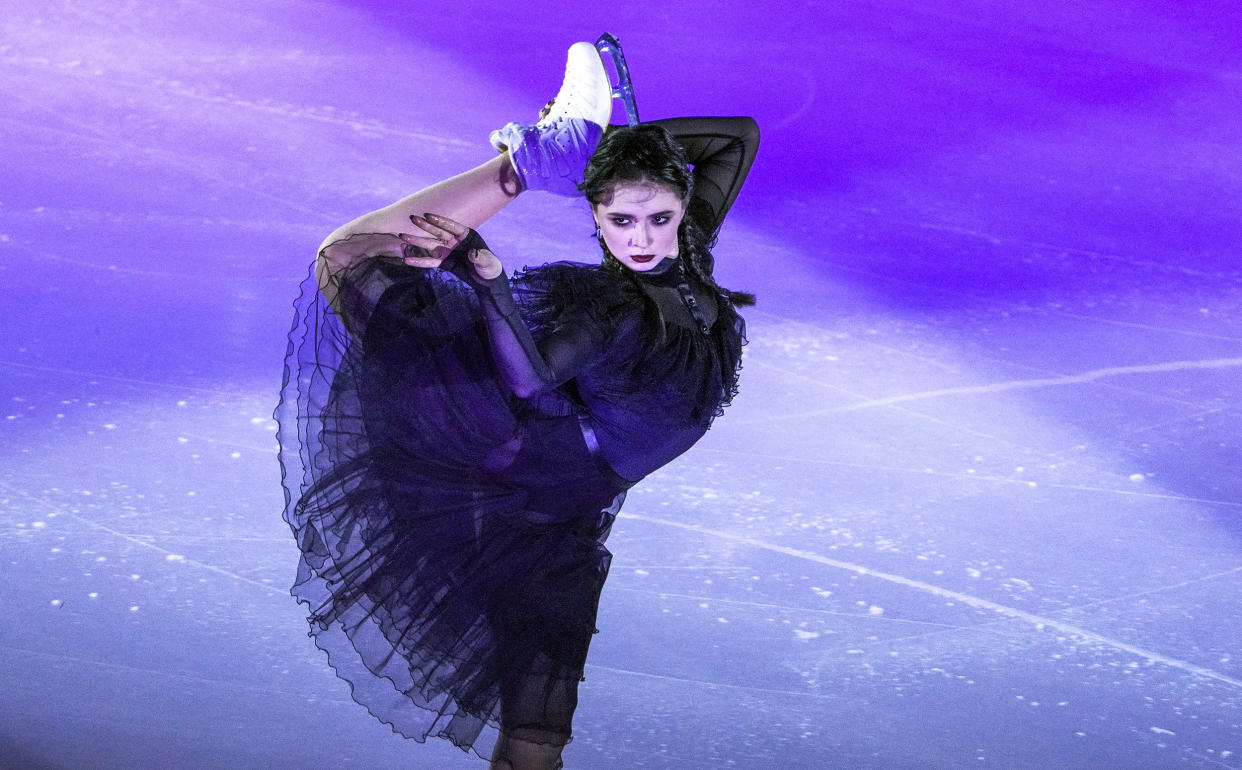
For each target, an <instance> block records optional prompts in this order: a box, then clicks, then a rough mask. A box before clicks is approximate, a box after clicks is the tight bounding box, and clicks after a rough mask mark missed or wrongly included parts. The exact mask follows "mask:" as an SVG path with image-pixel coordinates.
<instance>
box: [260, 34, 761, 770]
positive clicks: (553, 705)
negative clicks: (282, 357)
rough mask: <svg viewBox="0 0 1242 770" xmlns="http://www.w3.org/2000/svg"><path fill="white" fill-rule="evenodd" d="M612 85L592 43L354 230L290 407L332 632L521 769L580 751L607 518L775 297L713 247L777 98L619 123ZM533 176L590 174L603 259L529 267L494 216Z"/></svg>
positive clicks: (314, 595)
mask: <svg viewBox="0 0 1242 770" xmlns="http://www.w3.org/2000/svg"><path fill="white" fill-rule="evenodd" d="M612 98H613V97H612V87H611V83H610V81H609V76H608V74H607V71H606V70H605V68H604V65H603V63H602V61H601V59H600V55H599V52H598V51H597V50H596V48H595V46H592V45H591V44H590V43H578V44H576V45H574V46H573V47H572V48H571V49H570V51H569V61H568V64H567V66H566V72H565V82H564V84H563V86H562V88H561V90H560V92H559V93H558V94H557V97H556V98H555V99H554V100H553V101H552V102H551V103H550V106H549V108H546V109H545V114H544V116H543V117H542V118H541V119H540V120H539V121H538V122H537V123H536V124H535V125H533V126H524V125H521V124H517V123H511V124H509V125H508V126H505V127H504V128H503V129H501V130H499V131H496V132H493V135H492V143H493V144H494V145H495V146H496V147H497V148H498V149H500V150H501V151H502V152H501V154H500V155H498V156H496V157H495V158H493V159H492V160H489V161H488V162H486V163H484V164H482V165H481V166H478V167H477V168H474V169H472V170H469V171H466V172H465V173H463V174H460V175H458V176H455V177H453V178H451V179H448V180H445V181H443V182H440V183H438V184H435V185H433V186H431V187H429V188H427V189H425V190H421V191H419V192H417V193H414V194H413V195H410V196H409V197H406V198H403V199H401V200H399V201H397V202H396V203H394V204H392V205H391V206H388V207H386V208H383V209H380V210H378V211H374V212H372V213H369V214H366V215H364V216H362V217H360V218H358V219H356V220H354V221H352V222H350V223H348V224H346V225H344V226H342V227H340V228H338V229H337V230H336V231H335V232H333V233H332V234H331V235H329V236H328V237H327V239H326V240H325V241H324V243H323V246H322V248H321V249H320V251H319V256H318V259H317V260H316V261H315V265H314V268H313V270H312V273H311V275H310V277H309V278H308V279H307V281H306V282H305V283H304V284H303V288H302V295H301V297H300V298H299V300H298V301H297V303H296V310H297V315H296V317H295V320H294V325H293V329H292V332H291V335H290V342H289V349H288V354H287V358H286V362H285V381H284V387H283V389H282V392H281V403H280V405H279V406H278V408H277V412H276V416H277V418H278V420H279V422H280V432H279V434H278V435H279V439H280V444H281V447H280V458H281V464H282V471H283V477H284V487H285V496H286V508H285V514H284V515H285V519H286V521H288V523H289V525H290V526H291V527H292V529H293V532H294V535H295V536H296V538H297V543H298V546H299V548H300V550H301V560H300V563H299V569H298V574H297V578H296V582H295V585H294V588H293V594H294V596H296V597H297V598H298V599H299V600H300V601H301V602H303V603H305V604H306V605H307V607H308V608H309V610H310V613H311V614H310V624H311V635H312V636H313V637H314V639H315V642H316V644H317V645H318V646H319V647H321V648H322V649H323V650H325V651H326V652H327V653H328V657H329V662H330V664H331V665H332V666H333V667H334V668H335V669H336V672H337V674H338V675H339V676H340V677H342V678H343V679H346V680H347V681H349V682H350V685H351V688H352V694H353V697H354V699H355V700H357V701H358V702H359V703H361V704H363V705H364V706H366V707H367V709H368V710H370V712H371V713H372V714H373V715H374V716H376V717H377V718H378V719H380V720H382V721H384V722H386V723H388V724H390V725H391V726H392V728H393V729H394V730H395V731H396V732H398V733H400V734H402V735H405V736H408V737H411V738H415V739H416V740H419V741H422V740H424V739H425V738H426V737H427V736H429V735H434V736H438V737H443V738H447V739H448V740H451V741H452V742H453V743H454V744H456V745H457V746H459V747H461V748H464V749H473V750H474V751H475V752H476V753H479V754H480V755H481V756H487V755H488V752H489V751H490V752H491V754H490V756H491V767H492V768H500V769H502V770H528V769H533V768H540V769H542V768H556V767H560V766H561V762H560V756H561V751H562V749H563V748H564V746H565V744H567V743H568V742H569V741H570V739H571V721H572V717H573V714H574V709H575V707H576V704H577V693H578V683H579V681H580V680H582V678H583V670H584V666H585V663H586V655H587V647H588V644H589V643H590V640H591V636H592V634H593V633H595V625H594V624H595V616H596V609H597V605H598V601H599V595H600V590H601V588H602V587H603V584H604V578H605V576H606V574H607V572H608V564H609V560H610V558H611V557H610V554H609V552H608V551H607V550H606V549H605V548H604V545H603V542H604V539H605V537H606V536H607V534H608V531H609V528H610V526H611V524H612V521H613V518H614V516H615V515H616V513H617V511H618V510H619V508H620V506H621V502H622V500H623V498H624V496H625V490H626V489H628V488H629V487H630V486H631V485H633V484H634V483H635V482H637V481H638V480H640V479H642V478H643V477H644V476H646V475H647V474H649V473H651V472H652V471H654V470H656V469H658V468H660V467H661V466H663V465H664V464H666V463H668V462H669V461H670V460H672V459H673V458H675V457H677V456H678V455H680V454H681V453H682V452H684V451H686V450H687V449H689V448H690V447H691V446H692V445H693V444H694V443H695V442H696V441H697V440H698V439H699V438H700V437H701V436H702V435H703V433H704V432H705V431H706V430H707V429H708V427H709V426H710V425H711V423H712V420H713V418H715V417H716V416H717V415H719V414H720V413H721V411H722V410H723V408H724V407H725V406H726V405H728V403H729V402H730V399H731V398H732V397H733V396H734V394H735V393H736V392H737V377H738V369H739V366H740V361H741V352H742V345H743V343H744V342H745V336H744V326H743V323H742V320H741V318H740V317H739V316H738V314H737V312H736V311H735V307H737V306H742V305H750V304H753V303H754V297H753V296H751V295H749V294H745V293H740V292H734V291H730V290H728V289H724V288H722V287H721V286H719V285H718V284H717V283H716V281H715V279H714V278H713V276H712V266H713V261H712V255H711V250H710V249H711V246H712V245H713V243H714V241H715V237H716V233H717V231H718V230H719V228H720V224H721V222H722V220H723V219H724V216H725V213H726V212H727V211H728V210H729V207H730V206H731V205H732V203H733V200H734V198H735V197H736V196H737V193H738V190H739V189H740V187H741V185H742V182H743V180H744V179H745V177H746V173H747V171H748V169H749V168H750V165H751V162H752V160H753V159H754V155H755V151H756V148H757V145H758V138H759V135H758V129H757V128H756V126H755V123H754V121H753V120H751V119H749V118H681V119H673V120H661V121H656V122H654V123H640V124H637V125H633V126H609V118H610V114H611V105H612ZM605 129H607V131H606V133H605ZM601 137H602V138H601ZM691 168H692V170H691ZM535 190H544V191H550V192H555V193H560V194H566V195H585V197H586V199H587V200H588V201H589V202H590V207H591V212H592V214H593V217H594V224H595V227H596V233H597V238H598V240H599V244H600V248H601V249H602V251H603V259H602V263H600V264H579V263H571V262H560V263H553V264H547V265H543V266H541V267H536V268H531V269H527V270H525V271H523V272H519V273H517V274H516V275H515V276H514V277H513V278H512V280H510V279H509V278H508V277H506V275H505V273H504V270H503V269H502V266H501V263H500V261H499V260H498V259H497V258H496V256H495V255H494V254H493V253H492V252H491V251H490V250H489V249H488V248H487V245H486V243H485V242H484V241H483V239H482V237H481V236H480V235H479V234H478V232H476V231H475V229H474V228H478V227H480V226H481V225H482V224H483V223H484V222H486V221H487V220H488V219H489V218H490V217H491V216H492V215H493V214H495V213H497V212H498V211H500V210H501V209H502V208H504V207H505V206H506V205H507V204H508V203H509V202H510V201H512V200H513V199H514V198H515V197H516V196H517V195H518V194H520V193H523V192H530V191H535ZM574 227H575V225H572V224H571V226H570V228H569V229H571V230H572V229H573V228H574ZM489 744H491V745H490V746H489Z"/></svg>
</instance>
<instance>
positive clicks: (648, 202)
mask: <svg viewBox="0 0 1242 770" xmlns="http://www.w3.org/2000/svg"><path fill="white" fill-rule="evenodd" d="M685 213H686V208H685V206H684V205H682V202H681V198H680V196H678V195H677V193H675V192H673V191H672V190H671V189H669V188H667V187H664V186H663V185H658V184H653V183H650V182H623V183H621V184H618V185H617V186H616V187H615V188H613V194H612V199H611V200H609V201H608V202H606V203H598V204H596V205H595V222H596V224H598V225H599V232H600V235H601V236H603V238H604V243H605V244H606V245H607V246H608V250H609V251H610V252H612V255H613V256H614V257H616V258H617V260H618V261H619V262H620V263H621V264H623V265H625V266H626V267H628V268H629V269H631V270H634V271H636V272H639V273H645V272H646V271H648V270H651V269H652V268H654V267H655V266H656V265H658V264H660V261H661V260H662V259H664V258H665V257H676V256H677V229H678V228H679V227H680V226H681V219H682V217H683V216H685Z"/></svg>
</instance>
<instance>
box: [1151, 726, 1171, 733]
mask: <svg viewBox="0 0 1242 770" xmlns="http://www.w3.org/2000/svg"><path fill="white" fill-rule="evenodd" d="M1151 731H1152V732H1153V733H1155V734H1156V735H1177V733H1175V732H1173V731H1172V730H1166V729H1164V728H1163V727H1154V726H1153V727H1152V728H1151Z"/></svg>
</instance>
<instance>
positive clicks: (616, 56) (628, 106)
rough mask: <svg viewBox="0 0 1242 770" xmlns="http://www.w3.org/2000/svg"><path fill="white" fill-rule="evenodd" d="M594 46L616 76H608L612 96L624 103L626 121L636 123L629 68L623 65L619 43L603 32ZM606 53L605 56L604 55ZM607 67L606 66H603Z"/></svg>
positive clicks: (636, 106) (636, 108) (623, 60)
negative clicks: (609, 63) (609, 62)
mask: <svg viewBox="0 0 1242 770" xmlns="http://www.w3.org/2000/svg"><path fill="white" fill-rule="evenodd" d="M595 48H596V50H598V51H599V53H600V58H601V59H604V60H605V61H611V62H612V68H613V70H614V71H615V74H616V77H615V78H611V77H610V78H609V83H610V84H612V96H613V98H614V99H620V100H621V103H622V104H624V105H625V118H626V122H627V123H629V124H630V125H631V126H633V125H636V124H637V123H638V104H637V103H636V102H635V101H634V85H633V84H632V83H631V82H630V68H629V67H627V66H626V65H625V54H624V53H622V51H621V43H620V42H618V41H617V39H616V38H615V37H613V36H612V35H610V34H608V33H607V32H605V33H604V34H602V35H600V36H599V40H596V41H595ZM605 54H606V56H605ZM605 69H607V68H605Z"/></svg>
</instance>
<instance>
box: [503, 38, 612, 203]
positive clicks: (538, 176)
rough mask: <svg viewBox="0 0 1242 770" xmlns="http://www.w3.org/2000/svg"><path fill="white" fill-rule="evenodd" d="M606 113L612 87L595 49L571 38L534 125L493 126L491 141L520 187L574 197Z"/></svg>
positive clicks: (605, 120) (608, 114)
mask: <svg viewBox="0 0 1242 770" xmlns="http://www.w3.org/2000/svg"><path fill="white" fill-rule="evenodd" d="M610 117H612V86H611V83H610V81H609V79H608V72H607V71H606V70H605V69H604V63H603V62H602V61H601V60H600V58H599V52H598V51H597V50H596V49H595V46H593V45H591V44H590V43H575V44H574V45H573V46H571V47H570V49H569V58H568V60H567V61H566V63H565V80H564V82H563V83H562V84H561V90H560V91H559V92H558V93H557V94H556V98H555V99H553V100H552V105H551V109H550V110H549V112H548V114H547V115H545V116H544V117H543V118H542V119H540V121H539V122H538V123H536V124H535V125H533V126H526V125H523V124H521V123H510V124H508V125H507V126H505V127H504V128H501V129H499V130H496V131H493V132H492V134H491V142H492V146H494V147H495V148H496V149H498V150H502V151H504V150H508V152H509V160H510V162H511V163H512V164H513V168H514V169H515V170H516V171H517V174H518V178H519V179H520V180H521V182H522V189H524V190H545V191H547V192H552V193H556V194H558V195H570V196H573V195H577V194H578V184H579V183H580V182H581V181H582V172H583V170H584V169H585V168H586V164H587V161H588V160H590V159H591V154H592V153H593V152H595V147H596V146H597V145H598V144H599V140H600V137H602V136H603V135H604V128H605V127H606V126H607V125H608V120H609V118H610Z"/></svg>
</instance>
